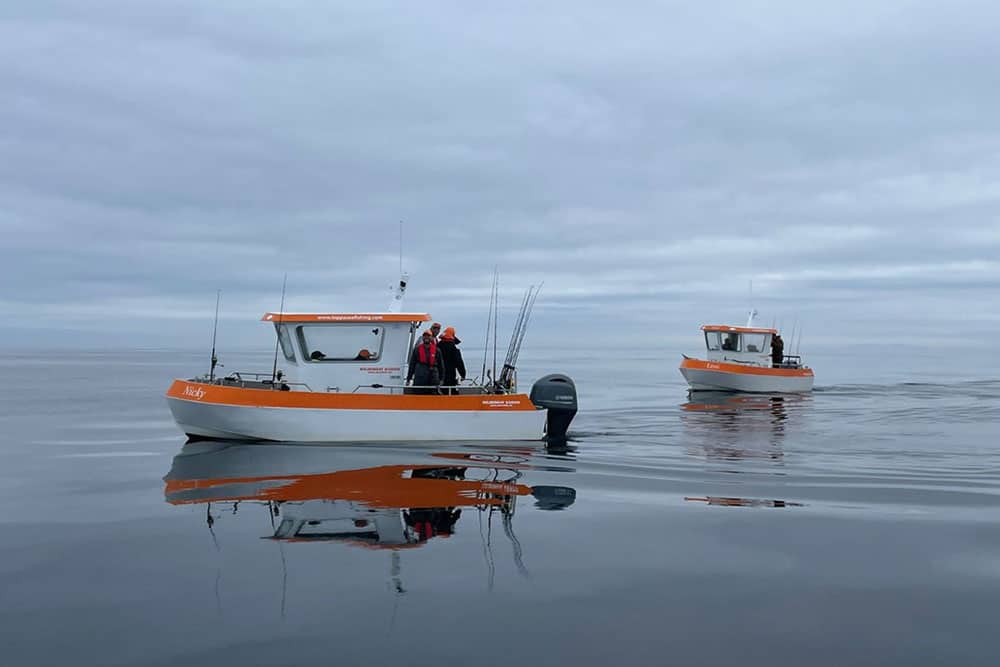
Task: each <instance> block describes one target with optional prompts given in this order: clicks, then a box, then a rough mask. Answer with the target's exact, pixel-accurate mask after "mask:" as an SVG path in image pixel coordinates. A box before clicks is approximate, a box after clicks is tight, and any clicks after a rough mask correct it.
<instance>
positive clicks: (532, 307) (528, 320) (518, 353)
mask: <svg viewBox="0 0 1000 667" xmlns="http://www.w3.org/2000/svg"><path fill="white" fill-rule="evenodd" d="M543 285H545V283H544V282H543V283H541V284H540V285H539V286H538V287H536V288H535V293H534V295H532V297H531V303H530V304H529V305H528V314H527V317H526V318H525V321H524V326H523V327H522V328H521V336H520V337H519V338H518V341H517V349H515V350H514V359H513V363H512V365H516V364H517V360H518V358H519V357H520V356H521V344H522V343H524V336H525V334H527V333H528V324H530V323H531V315H532V313H534V312H535V301H537V300H538V293H539V292H541V291H542V286H543Z"/></svg>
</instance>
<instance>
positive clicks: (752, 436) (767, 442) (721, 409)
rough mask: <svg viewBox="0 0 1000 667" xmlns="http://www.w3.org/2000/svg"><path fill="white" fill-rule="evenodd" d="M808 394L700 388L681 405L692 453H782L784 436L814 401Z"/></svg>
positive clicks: (736, 455)
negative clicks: (779, 393)
mask: <svg viewBox="0 0 1000 667" xmlns="http://www.w3.org/2000/svg"><path fill="white" fill-rule="evenodd" d="M811 401H812V397H811V396H810V395H809V394H789V395H763V394H734V393H731V392H697V393H692V394H691V395H690V400H689V401H688V402H686V403H683V404H681V411H682V412H681V419H682V421H683V423H684V426H685V427H686V430H687V433H688V436H689V440H690V441H691V442H692V444H691V446H690V447H689V450H688V451H689V452H690V453H692V454H694V455H697V456H702V455H703V456H706V457H708V458H710V459H724V460H734V459H745V458H750V459H771V460H780V459H781V458H783V457H784V450H783V448H782V440H783V439H784V437H785V435H786V432H787V430H788V428H789V426H790V425H794V424H795V423H797V421H798V419H797V418H799V417H801V416H802V413H803V412H804V411H805V410H806V409H807V408H808V407H809V406H810V405H811Z"/></svg>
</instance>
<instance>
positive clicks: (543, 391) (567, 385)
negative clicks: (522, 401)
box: [530, 373, 577, 440]
mask: <svg viewBox="0 0 1000 667" xmlns="http://www.w3.org/2000/svg"><path fill="white" fill-rule="evenodd" d="M530 397H531V402H532V403H534V404H535V405H536V406H537V407H539V408H545V409H546V410H548V420H547V422H546V424H545V437H546V438H547V439H549V440H564V439H565V438H566V431H567V430H569V425H570V422H572V421H573V417H575V416H576V411H577V398H576V385H575V384H573V380H572V379H571V378H570V377H569V376H568V375H562V374H560V373H553V374H552V375H546V376H545V377H543V378H540V379H539V380H538V381H537V382H535V384H533V385H532V386H531V394H530Z"/></svg>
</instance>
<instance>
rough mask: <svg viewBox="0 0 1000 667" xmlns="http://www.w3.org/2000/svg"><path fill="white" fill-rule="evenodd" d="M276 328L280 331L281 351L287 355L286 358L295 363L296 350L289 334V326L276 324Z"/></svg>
mask: <svg viewBox="0 0 1000 667" xmlns="http://www.w3.org/2000/svg"><path fill="white" fill-rule="evenodd" d="M274 328H275V329H277V331H278V342H279V343H281V353H282V354H284V355H285V359H287V360H288V361H291V362H292V363H295V350H294V349H293V348H292V337H291V336H289V335H288V327H286V326H281V325H278V324H275V325H274Z"/></svg>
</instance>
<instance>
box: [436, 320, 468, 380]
mask: <svg viewBox="0 0 1000 667" xmlns="http://www.w3.org/2000/svg"><path fill="white" fill-rule="evenodd" d="M461 342H462V341H461V340H459V339H458V337H457V336H455V327H448V328H446V329H445V330H444V333H443V334H441V337H440V338H439V339H438V352H440V353H441V360H442V361H443V362H444V376H443V377H444V379H443V380H442V381H441V385H442V386H444V387H456V386H458V382H459V377H461V379H462V380H463V381H464V380H465V361H464V360H463V359H462V351H461V350H460V349H458V345H459V343H461ZM445 393H447V394H455V393H458V392H457V391H456V390H454V389H446V390H445Z"/></svg>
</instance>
